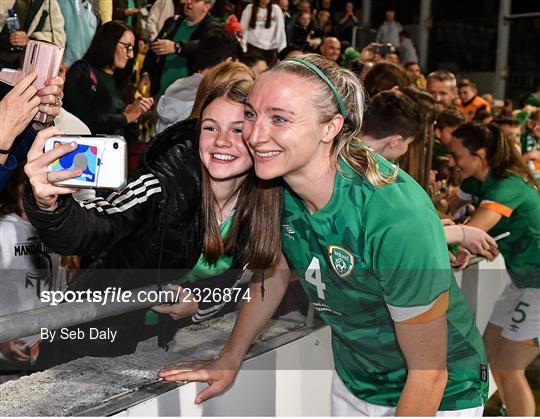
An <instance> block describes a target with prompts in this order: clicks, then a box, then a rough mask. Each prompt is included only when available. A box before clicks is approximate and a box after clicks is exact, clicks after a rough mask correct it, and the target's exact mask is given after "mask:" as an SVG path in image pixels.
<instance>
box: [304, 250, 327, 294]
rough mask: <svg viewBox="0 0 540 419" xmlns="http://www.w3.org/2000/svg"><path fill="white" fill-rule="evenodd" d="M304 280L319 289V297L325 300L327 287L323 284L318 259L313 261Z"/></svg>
mask: <svg viewBox="0 0 540 419" xmlns="http://www.w3.org/2000/svg"><path fill="white" fill-rule="evenodd" d="M304 278H305V279H306V281H307V282H309V283H310V284H312V285H315V287H316V288H317V297H319V298H320V299H321V300H324V290H325V289H326V285H324V282H322V277H321V265H320V264H319V259H317V258H316V257H314V258H313V259H311V262H310V264H309V266H308V268H307V271H306V274H305V276H304Z"/></svg>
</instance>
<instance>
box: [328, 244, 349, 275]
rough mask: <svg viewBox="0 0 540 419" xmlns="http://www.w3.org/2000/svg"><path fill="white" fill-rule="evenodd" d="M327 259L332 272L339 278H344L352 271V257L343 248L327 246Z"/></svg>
mask: <svg viewBox="0 0 540 419" xmlns="http://www.w3.org/2000/svg"><path fill="white" fill-rule="evenodd" d="M328 257H329V259H330V264H331V265H332V268H333V269H334V272H335V273H336V274H337V275H338V276H339V277H341V278H345V277H346V276H347V275H349V274H350V273H351V272H352V271H353V269H354V256H353V255H352V254H351V252H349V251H348V250H347V249H344V248H343V247H339V246H334V245H330V246H328Z"/></svg>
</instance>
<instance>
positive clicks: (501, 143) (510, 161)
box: [452, 122, 540, 190]
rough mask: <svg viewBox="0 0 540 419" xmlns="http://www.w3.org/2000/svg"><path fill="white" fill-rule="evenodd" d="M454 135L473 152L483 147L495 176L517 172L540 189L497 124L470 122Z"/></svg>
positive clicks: (505, 175) (503, 176)
mask: <svg viewBox="0 0 540 419" xmlns="http://www.w3.org/2000/svg"><path fill="white" fill-rule="evenodd" d="M452 136H454V137H456V138H459V139H461V140H462V141H463V147H465V148H466V149H467V150H468V151H469V153H471V154H477V152H478V150H479V149H481V148H483V149H485V150H486V158H487V161H488V164H489V168H490V170H491V173H492V174H493V176H494V177H495V178H498V179H504V178H506V177H508V176H510V175H512V174H515V175H518V176H520V177H521V178H523V180H525V181H526V182H527V183H529V184H531V185H532V186H533V187H534V188H536V189H537V190H539V189H540V185H539V184H538V181H537V180H536V179H535V177H534V175H533V174H532V172H531V170H530V169H529V168H528V167H527V165H526V164H525V163H523V161H522V160H521V156H520V155H519V154H518V152H517V150H516V148H515V147H514V146H513V145H512V143H510V141H508V138H506V136H505V135H504V133H503V132H502V131H501V129H500V128H499V126H498V125H497V124H489V125H487V126H486V125H483V124H479V123H476V122H469V123H467V124H463V125H461V126H460V127H459V128H458V129H456V130H455V131H454V132H453V133H452Z"/></svg>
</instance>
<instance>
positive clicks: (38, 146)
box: [24, 127, 82, 211]
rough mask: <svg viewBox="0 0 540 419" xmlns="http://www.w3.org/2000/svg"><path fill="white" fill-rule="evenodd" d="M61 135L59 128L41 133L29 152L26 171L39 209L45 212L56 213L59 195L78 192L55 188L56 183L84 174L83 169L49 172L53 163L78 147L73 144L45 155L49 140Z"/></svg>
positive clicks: (72, 189) (52, 128)
mask: <svg viewBox="0 0 540 419" xmlns="http://www.w3.org/2000/svg"><path fill="white" fill-rule="evenodd" d="M59 134H62V131H60V129H59V128H57V127H51V128H47V129H44V130H43V131H40V133H39V134H38V135H37V137H36V139H35V140H34V143H33V144H32V147H31V148H30V151H28V156H27V163H26V165H25V166H24V171H25V173H26V175H27V176H28V179H29V181H30V185H31V186H32V190H33V192H34V197H35V199H36V204H37V206H38V208H40V209H41V210H45V211H54V210H55V209H56V207H57V200H58V195H66V194H72V193H74V192H77V191H78V189H76V188H67V187H60V186H55V185H54V182H59V181H62V180H66V179H71V178H75V177H78V176H80V175H81V174H82V170H81V169H73V170H60V171H56V172H49V165H50V164H51V163H53V162H54V161H55V160H57V159H58V158H60V157H62V156H63V155H64V154H67V153H69V152H71V151H73V150H75V149H76V147H77V144H76V143H75V142H72V143H69V144H63V145H61V146H60V147H56V148H54V149H52V150H50V151H48V152H46V153H44V152H43V148H44V147H45V142H46V141H47V139H49V138H50V137H52V136H54V135H59Z"/></svg>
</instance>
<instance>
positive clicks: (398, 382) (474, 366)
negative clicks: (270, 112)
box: [282, 156, 488, 410]
mask: <svg viewBox="0 0 540 419" xmlns="http://www.w3.org/2000/svg"><path fill="white" fill-rule="evenodd" d="M376 158H377V162H378V165H379V168H380V170H381V171H383V173H384V172H386V173H390V172H391V171H393V170H394V169H395V166H394V165H392V164H391V163H389V162H388V161H386V160H384V159H383V158H382V157H380V156H376ZM340 168H341V171H342V172H343V173H340V172H338V173H337V174H336V179H335V183H334V191H333V195H332V198H331V199H330V201H329V202H328V204H327V205H326V206H325V207H324V208H322V209H320V210H319V211H317V212H315V213H313V214H311V213H310V212H309V210H308V209H307V207H306V205H305V203H304V201H303V200H301V199H300V198H299V197H298V196H297V195H295V194H294V192H292V191H291V190H290V189H288V188H286V189H285V196H284V214H283V222H282V224H283V226H282V227H283V231H282V244H283V251H284V253H285V255H286V256H287V258H288V260H289V262H290V263H291V265H292V267H293V269H294V270H295V271H296V273H297V274H298V276H299V278H300V281H301V284H302V286H303V287H304V290H305V291H306V293H307V294H308V295H309V297H310V299H311V301H312V302H313V305H314V307H315V309H316V310H317V312H318V314H319V315H320V317H321V318H322V319H323V320H324V321H325V322H326V323H327V324H328V325H329V326H330V327H331V328H332V347H333V354H334V363H335V368H336V371H337V373H338V375H339V377H340V378H341V379H342V380H343V382H344V383H345V385H346V386H347V388H348V389H349V390H350V391H351V392H352V393H353V394H354V395H355V396H356V397H358V398H360V399H362V400H365V401H367V402H369V403H373V404H378V405H384V406H396V405H397V403H398V401H399V397H400V395H401V392H402V390H403V386H404V385H405V381H406V378H407V367H406V362H405V358H404V355H403V353H402V352H401V350H400V347H399V344H398V342H397V338H396V334H395V330H394V322H395V321H408V320H410V319H413V318H417V317H418V316H421V315H422V314H424V313H426V312H429V311H430V309H432V308H433V307H434V305H435V304H436V303H437V301H438V300H439V298H440V297H441V296H447V297H448V299H449V300H448V304H449V306H448V310H447V318H448V323H447V324H448V360H447V367H448V384H447V386H446V390H445V393H444V398H443V400H442V403H441V405H440V410H458V409H466V408H472V407H477V406H481V405H483V403H484V401H485V400H486V397H487V384H488V383H487V371H486V365H487V360H486V354H485V350H484V345H483V342H482V338H481V336H480V333H479V331H478V329H477V328H476V326H475V324H474V318H473V315H472V312H471V309H470V308H469V306H468V304H467V302H466V300H465V297H464V295H463V293H462V292H461V290H460V289H459V287H458V286H457V283H456V281H455V279H454V277H453V274H452V271H451V268H450V264H449V259H448V253H447V249H446V240H445V237H444V232H443V229H442V224H441V221H440V220H439V218H438V217H437V213H436V212H435V209H434V207H433V204H432V203H431V201H430V199H429V197H428V196H427V194H426V193H425V192H424V191H423V190H422V189H421V187H420V186H419V185H418V184H417V183H416V182H415V181H414V180H413V179H412V178H411V177H410V176H408V175H407V174H406V173H404V172H403V171H399V175H398V177H397V179H396V181H395V182H394V183H392V184H390V185H387V186H384V187H382V188H375V187H373V186H372V185H371V184H370V183H369V182H368V181H367V180H366V179H364V178H363V177H361V176H359V175H358V174H356V173H354V172H353V170H352V169H351V168H350V167H349V166H348V165H347V164H345V163H344V162H341V163H340ZM443 310H444V309H443Z"/></svg>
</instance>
